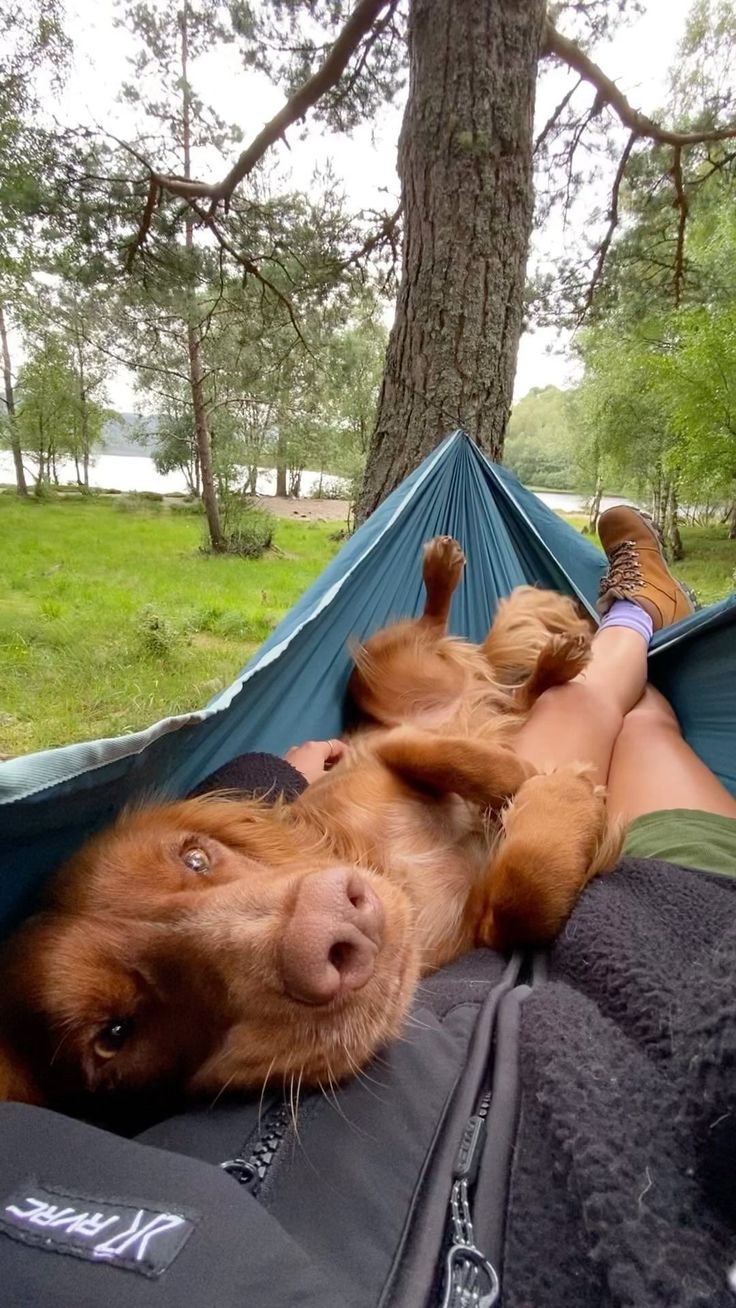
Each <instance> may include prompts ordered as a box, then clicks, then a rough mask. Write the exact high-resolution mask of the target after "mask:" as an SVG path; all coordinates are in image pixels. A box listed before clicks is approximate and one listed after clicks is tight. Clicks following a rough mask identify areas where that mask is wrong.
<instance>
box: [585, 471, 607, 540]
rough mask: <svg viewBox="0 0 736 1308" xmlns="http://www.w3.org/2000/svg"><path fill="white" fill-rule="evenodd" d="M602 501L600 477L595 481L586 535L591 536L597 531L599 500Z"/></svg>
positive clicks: (599, 509)
mask: <svg viewBox="0 0 736 1308" xmlns="http://www.w3.org/2000/svg"><path fill="white" fill-rule="evenodd" d="M602 499H603V482H602V480H601V478H600V477H598V478H597V479H596V483H595V490H594V491H593V497H592V499H591V501H590V511H589V513H588V525H587V527H586V529H585V530H586V535H588V536H593V535H594V534H595V532H596V531H597V529H598V518H599V515H600V511H601V500H602Z"/></svg>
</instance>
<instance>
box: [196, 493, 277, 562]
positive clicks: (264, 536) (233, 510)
mask: <svg viewBox="0 0 736 1308" xmlns="http://www.w3.org/2000/svg"><path fill="white" fill-rule="evenodd" d="M220 519H221V523H222V535H223V539H224V542H225V552H226V553H227V554H237V555H239V556H240V558H244V559H258V558H260V556H261V555H262V554H264V553H265V552H266V550H267V549H269V548H270V546H271V545H272V544H273V533H274V527H275V520H274V517H273V514H271V513H269V512H268V509H265V508H264V507H263V506H262V505H261V504H259V502H258V501H257V500H256V501H253V500H252V499H249V498H247V497H246V496H244V495H238V494H229V495H226V496H224V497H223V499H222V500H221V501H220ZM211 548H212V547H211V545H210V542H209V537H206V538H205V541H204V543H203V545H202V550H203V552H204V553H206V554H209V553H210V552H211Z"/></svg>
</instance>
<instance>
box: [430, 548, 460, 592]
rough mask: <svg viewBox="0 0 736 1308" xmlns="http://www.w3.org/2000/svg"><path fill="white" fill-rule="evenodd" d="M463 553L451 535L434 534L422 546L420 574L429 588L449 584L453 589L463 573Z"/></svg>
mask: <svg viewBox="0 0 736 1308" xmlns="http://www.w3.org/2000/svg"><path fill="white" fill-rule="evenodd" d="M464 567H465V555H464V554H463V551H462V547H461V546H460V545H459V544H458V542H457V541H456V540H455V539H454V538H453V537H452V536H435V538H434V540H430V541H428V542H427V544H426V545H425V546H424V564H423V568H422V576H423V577H424V584H425V586H426V587H427V589H429V588H430V587H435V586H451V587H452V588H453V590H454V588H455V586H457V584H458V582H459V580H460V578H461V577H462V575H463V568H464Z"/></svg>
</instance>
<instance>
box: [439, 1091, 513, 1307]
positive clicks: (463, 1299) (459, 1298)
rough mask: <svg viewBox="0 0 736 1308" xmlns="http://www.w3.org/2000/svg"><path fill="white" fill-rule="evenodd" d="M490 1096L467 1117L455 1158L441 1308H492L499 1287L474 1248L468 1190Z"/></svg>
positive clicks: (493, 1272)
mask: <svg viewBox="0 0 736 1308" xmlns="http://www.w3.org/2000/svg"><path fill="white" fill-rule="evenodd" d="M489 1104H490V1095H484V1097H483V1099H482V1100H481V1103H480V1106H479V1109H478V1112H477V1113H475V1114H474V1115H473V1116H472V1117H470V1118H468V1121H467V1124H466V1126H465V1130H464V1131H463V1135H462V1139H461V1141H460V1147H459V1149H458V1151H457V1158H456V1159H455V1170H454V1173H453V1178H454V1179H453V1184H452V1191H451V1194H450V1225H451V1232H450V1238H451V1240H452V1246H451V1248H450V1250H449V1253H448V1255H447V1262H446V1265H445V1292H444V1295H443V1298H442V1308H493V1305H494V1304H495V1303H497V1302H498V1296H499V1294H500V1291H501V1285H500V1282H499V1279H498V1273H497V1272H496V1269H495V1267H494V1266H493V1264H492V1263H491V1262H489V1260H488V1259H487V1258H486V1257H485V1256H484V1255H483V1254H482V1253H481V1251H480V1249H477V1248H476V1246H475V1236H474V1233H473V1217H472V1212H471V1208H470V1199H469V1197H468V1189H469V1187H470V1186H471V1185H472V1184H473V1183H474V1181H475V1179H476V1177H477V1175H478V1166H479V1164H480V1156H481V1153H482V1146H483V1141H484V1139H485V1126H486V1117H487V1115H488V1107H489Z"/></svg>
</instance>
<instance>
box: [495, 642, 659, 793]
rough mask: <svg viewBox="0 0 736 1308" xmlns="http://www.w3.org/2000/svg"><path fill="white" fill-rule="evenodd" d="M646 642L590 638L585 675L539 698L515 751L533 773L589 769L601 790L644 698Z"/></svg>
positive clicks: (522, 730)
mask: <svg viewBox="0 0 736 1308" xmlns="http://www.w3.org/2000/svg"><path fill="white" fill-rule="evenodd" d="M647 648H648V647H647V642H646V640H644V638H643V637H642V636H640V635H639V633H638V632H636V631H630V630H629V629H628V628H626V627H604V628H603V629H602V630H601V631H598V632H596V634H595V636H594V637H593V656H592V659H591V661H590V663H589V664H588V666H587V668H586V669H585V671H584V672H581V673H580V675H579V676H577V677H575V679H574V680H573V681H569V682H567V684H566V685H564V686H552V687H551V688H550V689H549V690H546V691H545V692H544V694H543V695H541V696H540V697H539V699H538V700H537V702H536V704H535V705H534V707H533V708H532V710H531V712H530V714H529V717H528V719H527V721H526V722H525V724H524V726H523V727H522V729H521V731H520V732H519V735H518V736H517V738H516V741H515V742H514V743H515V749H516V750H517V752H518V753H520V754H521V755H522V757H523V758H527V759H529V761H530V762H531V763H533V764H534V765H535V766H536V767H538V768H540V769H542V768H549V767H564V766H565V765H566V764H568V763H590V764H591V765H592V766H593V767H594V768H595V772H596V780H597V781H599V782H600V783H601V784H605V783H606V781H607V779H608V770H609V765H610V762H611V755H612V753H613V749H614V746H615V744H616V740H617V738H618V735H619V732H620V731H621V728H622V726H623V722H624V718H625V716H626V714H627V713H628V712H629V710H630V709H632V708H633V707H634V705H635V704H636V703H637V701H638V700H640V699H641V696H642V694H643V692H644V687H645V686H646V680H647Z"/></svg>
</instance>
